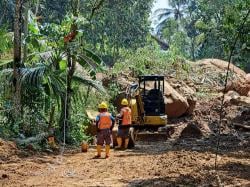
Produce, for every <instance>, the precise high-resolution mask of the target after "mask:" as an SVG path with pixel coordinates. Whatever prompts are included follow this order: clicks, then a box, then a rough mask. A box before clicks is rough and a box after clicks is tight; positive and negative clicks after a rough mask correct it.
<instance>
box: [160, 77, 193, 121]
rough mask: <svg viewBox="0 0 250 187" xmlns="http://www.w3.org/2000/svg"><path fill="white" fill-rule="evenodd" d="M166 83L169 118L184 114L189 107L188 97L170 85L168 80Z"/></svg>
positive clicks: (166, 106) (166, 105)
mask: <svg viewBox="0 0 250 187" xmlns="http://www.w3.org/2000/svg"><path fill="white" fill-rule="evenodd" d="M164 84H165V88H164V90H165V93H164V103H165V112H166V114H167V116H168V118H175V117H180V116H182V115H184V114H185V113H186V112H187V110H188V108H189V104H188V101H187V99H186V98H184V97H183V96H182V95H181V94H179V93H178V92H177V91H176V90H175V89H174V88H173V87H172V86H170V84H169V83H168V82H167V81H165V83H164Z"/></svg>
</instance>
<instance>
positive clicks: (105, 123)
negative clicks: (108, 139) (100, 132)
mask: <svg viewBox="0 0 250 187" xmlns="http://www.w3.org/2000/svg"><path fill="white" fill-rule="evenodd" d="M99 117H100V119H99V122H98V128H99V129H110V128H111V126H112V120H111V114H110V113H108V112H103V113H100V114H99Z"/></svg>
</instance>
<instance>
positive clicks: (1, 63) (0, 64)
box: [0, 60, 13, 67]
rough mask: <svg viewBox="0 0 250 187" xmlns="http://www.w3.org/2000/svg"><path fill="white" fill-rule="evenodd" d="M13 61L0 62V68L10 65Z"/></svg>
mask: <svg viewBox="0 0 250 187" xmlns="http://www.w3.org/2000/svg"><path fill="white" fill-rule="evenodd" d="M12 61H13V60H0V67H1V66H4V65H7V64H10V63H12Z"/></svg>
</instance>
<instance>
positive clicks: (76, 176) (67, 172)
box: [0, 100, 250, 186]
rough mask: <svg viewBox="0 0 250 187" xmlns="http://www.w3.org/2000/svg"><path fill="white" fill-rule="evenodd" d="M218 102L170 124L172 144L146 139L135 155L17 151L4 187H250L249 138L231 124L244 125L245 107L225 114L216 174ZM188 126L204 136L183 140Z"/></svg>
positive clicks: (5, 171)
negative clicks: (197, 128)
mask: <svg viewBox="0 0 250 187" xmlns="http://www.w3.org/2000/svg"><path fill="white" fill-rule="evenodd" d="M218 103H219V101H218V100H217V101H216V100H214V101H213V102H211V101H210V102H201V103H198V105H197V109H196V111H195V112H194V115H193V116H190V117H184V118H182V119H178V120H170V121H169V123H170V124H172V125H176V127H174V129H172V131H171V132H172V134H171V136H170V138H168V139H167V140H160V141H149V140H147V139H145V140H143V141H140V142H137V145H136V147H135V148H134V149H131V150H126V151H114V150H111V156H110V158H109V159H104V158H103V159H93V156H94V155H95V154H96V152H95V149H94V147H91V148H90V149H89V151H88V152H87V153H81V152H80V150H76V149H73V150H72V149H66V150H65V152H64V154H63V156H62V155H60V154H59V155H57V154H46V153H36V154H33V155H31V154H29V155H27V154H22V153H23V152H24V151H21V152H20V150H19V151H18V152H19V153H17V150H15V151H14V153H15V155H14V156H13V155H12V156H8V155H6V156H5V157H1V158H4V159H1V164H0V186H218V185H224V186H250V172H249V171H250V147H249V145H250V144H249V139H250V134H249V132H246V131H244V130H241V131H240V130H235V129H234V128H233V126H231V123H229V121H232V119H237V120H238V122H240V120H241V119H244V120H245V118H244V117H240V118H239V115H241V114H242V110H243V109H242V108H241V107H235V106H232V107H228V108H227V112H225V116H226V118H225V119H224V120H223V121H224V123H223V124H222V128H221V133H222V134H221V137H220V140H221V141H220V148H219V152H218V157H217V158H218V160H217V164H218V167H217V171H216V172H215V171H214V164H215V157H216V140H217V138H218V137H217V136H216V130H217V126H216V122H217V121H218V108H219V107H218ZM245 113H246V112H243V114H245ZM188 124H196V125H198V126H199V127H200V126H201V129H202V137H200V138H197V137H196V136H193V133H195V132H196V131H192V129H191V131H186V132H185V133H186V134H185V136H184V137H182V136H181V134H182V132H183V131H182V130H183V129H184V128H185V126H187V125H188ZM188 132H190V136H188ZM6 149H7V148H6ZM11 149H14V148H13V145H11ZM6 153H7V152H6ZM8 153H9V152H8ZM24 153H26V152H24ZM1 154H4V152H1ZM103 157H104V154H103ZM8 158H9V159H8Z"/></svg>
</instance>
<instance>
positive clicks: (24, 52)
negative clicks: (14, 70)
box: [23, 1, 29, 62]
mask: <svg viewBox="0 0 250 187" xmlns="http://www.w3.org/2000/svg"><path fill="white" fill-rule="evenodd" d="M28 16H29V2H28V1H27V2H26V3H25V9H24V31H23V32H24V39H26V38H27V36H28V32H29V31H28V24H29V21H28ZM27 55H28V48H27V42H25V43H24V46H23V61H24V62H25V61H26V60H27Z"/></svg>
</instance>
